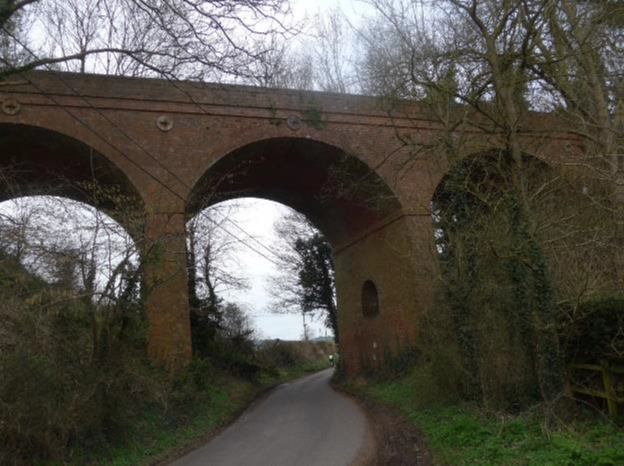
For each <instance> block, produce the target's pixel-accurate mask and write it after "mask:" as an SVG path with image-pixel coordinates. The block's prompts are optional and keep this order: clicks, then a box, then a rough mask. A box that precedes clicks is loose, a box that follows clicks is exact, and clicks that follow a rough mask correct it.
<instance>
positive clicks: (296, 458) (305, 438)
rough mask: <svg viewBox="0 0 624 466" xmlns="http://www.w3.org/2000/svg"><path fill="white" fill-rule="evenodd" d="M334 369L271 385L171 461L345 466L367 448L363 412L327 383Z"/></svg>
mask: <svg viewBox="0 0 624 466" xmlns="http://www.w3.org/2000/svg"><path fill="white" fill-rule="evenodd" d="M331 376H332V370H326V371H323V372H319V373H317V374H313V375H309V376H307V377H304V378H302V379H299V380H297V381H294V382H292V383H288V384H283V385H281V386H279V387H277V388H276V389H275V390H273V391H272V392H271V393H270V394H269V396H267V397H266V398H265V399H264V400H262V401H261V402H260V403H258V404H256V405H255V406H253V407H252V408H251V409H250V410H248V411H247V412H246V413H244V414H243V415H242V416H241V417H240V418H239V419H238V420H237V421H236V422H234V423H233V424H232V425H231V426H230V427H228V428H227V429H226V430H225V431H223V433H221V434H220V435H219V436H217V437H215V438H214V439H213V440H211V441H210V442H209V443H207V444H206V445H204V446H203V447H200V448H199V449H197V450H195V451H193V452H191V453H190V454H188V455H187V456H185V457H183V458H181V459H179V460H178V461H176V462H174V463H172V465H173V466H199V465H202V466H207V465H210V466H213V465H214V466H346V465H352V464H357V463H359V459H361V457H362V456H363V455H364V453H363V452H364V451H366V450H367V446H368V445H367V443H368V440H367V437H370V436H368V426H367V424H366V417H365V415H364V413H363V412H362V410H361V409H360V408H359V406H357V405H356V404H355V402H354V401H352V400H351V399H349V398H347V397H346V396H344V395H341V394H339V393H337V392H335V391H334V390H333V389H332V388H331V386H330V385H329V379H330V378H331Z"/></svg>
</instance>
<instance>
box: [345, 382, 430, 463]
mask: <svg viewBox="0 0 624 466" xmlns="http://www.w3.org/2000/svg"><path fill="white" fill-rule="evenodd" d="M336 388H338V389H340V387H336ZM349 396H352V397H354V398H355V399H356V400H357V402H358V403H359V404H360V406H362V408H364V410H365V411H366V414H367V416H368V420H369V424H370V427H371V430H372V432H371V434H372V436H373V437H374V439H373V440H374V444H375V449H374V450H375V451H374V452H372V454H371V455H367V456H369V457H368V459H367V460H365V461H362V462H360V463H358V464H356V465H354V466H416V465H417V466H429V465H433V459H432V456H431V453H430V452H429V450H427V447H426V445H425V442H424V440H423V436H422V434H421V433H420V432H419V431H418V429H416V427H414V426H413V425H412V424H410V423H409V422H408V421H407V420H405V418H403V416H402V415H401V414H400V413H399V412H398V411H397V410H396V409H395V408H392V407H389V406H386V405H384V404H382V403H379V402H376V401H373V400H370V399H368V398H364V397H362V396H358V395H354V394H353V393H349Z"/></svg>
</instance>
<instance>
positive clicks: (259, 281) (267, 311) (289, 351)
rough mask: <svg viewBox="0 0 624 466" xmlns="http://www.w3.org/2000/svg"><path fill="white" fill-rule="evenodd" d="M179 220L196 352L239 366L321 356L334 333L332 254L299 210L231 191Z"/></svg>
mask: <svg viewBox="0 0 624 466" xmlns="http://www.w3.org/2000/svg"><path fill="white" fill-rule="evenodd" d="M186 228H187V274H188V284H189V286H188V294H189V303H190V314H191V335H192V344H193V352H194V354H195V355H197V356H199V357H206V358H209V359H210V360H212V361H214V364H215V365H219V364H220V363H222V364H228V367H229V368H230V369H232V368H233V366H236V367H240V368H241V369H244V370H246V371H248V370H250V369H251V368H255V370H258V371H261V370H262V371H265V370H274V368H275V367H278V368H279V369H280V370H282V369H283V370H288V369H289V367H290V366H292V365H317V366H318V365H326V364H327V363H328V361H329V356H330V355H334V354H335V353H336V342H337V340H338V332H337V326H336V296H335V270H334V266H333V257H332V254H331V246H330V245H329V243H328V242H327V240H326V239H325V237H324V236H323V235H322V234H321V233H320V232H319V231H318V230H317V229H316V228H314V226H313V225H312V224H311V223H310V222H309V221H308V220H307V219H306V218H305V217H304V216H302V215H301V214H299V213H297V212H296V211H293V210H292V209H290V208H288V207H286V206H284V205H283V204H278V203H275V202H273V201H267V200H265V199H258V198H240V199H236V200H230V201H224V202H221V203H218V204H215V205H213V206H211V207H209V208H206V209H204V210H202V211H201V212H199V213H198V214H197V215H196V216H195V217H193V218H192V219H190V220H189V221H188V222H187V226H186ZM232 355H236V358H233V357H232ZM280 365H284V366H285V367H281V366H280ZM234 370H236V369H234Z"/></svg>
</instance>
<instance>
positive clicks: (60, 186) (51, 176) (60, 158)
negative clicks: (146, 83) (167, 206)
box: [0, 123, 144, 236]
mask: <svg viewBox="0 0 624 466" xmlns="http://www.w3.org/2000/svg"><path fill="white" fill-rule="evenodd" d="M0 153H1V154H2V159H1V160H0V173H1V174H2V178H0V201H4V200H8V199H11V198H15V197H24V196H36V195H53V196H59V197H67V198H69V199H72V200H75V201H79V202H82V203H85V204H89V205H91V206H93V207H96V208H98V209H100V210H102V211H104V212H105V213H106V214H108V215H110V216H111V217H112V218H114V219H115V220H116V221H118V222H119V223H120V224H121V225H122V226H123V227H124V228H126V229H127V230H128V232H129V233H130V234H131V235H133V236H136V235H137V234H140V229H141V228H142V225H130V224H128V221H127V220H125V219H124V218H122V217H121V216H120V215H119V211H120V209H121V208H122V207H124V208H132V209H134V210H135V211H136V215H137V217H139V216H140V215H141V214H142V212H143V210H144V202H143V198H142V196H141V194H140V193H139V191H138V190H137V189H136V188H135V186H134V184H133V183H132V181H131V180H130V178H129V177H128V175H127V174H126V173H125V172H124V171H123V170H122V169H120V168H119V167H118V166H117V165H116V164H115V163H114V162H113V161H111V159H110V158H109V157H107V156H105V155H103V154H102V153H101V152H99V151H97V150H95V149H94V148H93V147H92V146H90V145H88V144H86V143H84V142H83V141H81V140H79V139H76V138H75V137H72V136H68V135H66V134H64V133H60V132H58V131H54V130H50V129H46V128H42V127H39V126H32V125H23V124H14V123H0ZM122 204H123V205H122Z"/></svg>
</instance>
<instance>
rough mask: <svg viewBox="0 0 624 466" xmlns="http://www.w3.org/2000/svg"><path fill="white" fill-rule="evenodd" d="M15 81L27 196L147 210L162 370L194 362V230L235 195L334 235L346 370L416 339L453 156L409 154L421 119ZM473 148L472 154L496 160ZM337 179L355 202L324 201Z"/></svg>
mask: <svg viewBox="0 0 624 466" xmlns="http://www.w3.org/2000/svg"><path fill="white" fill-rule="evenodd" d="M12 79H13V80H14V81H16V84H15V85H10V86H3V87H2V88H0V109H1V110H2V111H1V112H0V136H2V137H0V167H1V166H4V165H6V164H7V163H17V164H18V165H19V166H20V167H26V168H25V170H24V171H23V173H24V175H23V177H22V178H21V179H20V183H22V184H23V187H22V188H23V189H25V191H22V192H26V193H28V194H51V193H52V194H54V193H56V194H59V193H57V192H50V191H49V189H50V188H48V187H47V186H48V185H49V183H47V181H48V180H49V179H50V178H51V176H52V175H59V176H62V177H63V178H64V179H66V180H69V181H71V182H73V183H74V184H75V183H77V182H80V181H88V180H90V179H92V178H93V177H94V176H95V178H97V180H98V182H99V183H103V184H110V185H114V186H117V187H119V188H120V189H121V190H122V192H123V193H124V194H127V195H129V196H134V197H136V198H137V200H138V201H139V202H141V203H142V205H143V206H144V208H145V213H146V219H145V225H144V232H145V237H146V238H147V240H148V241H149V240H158V241H159V244H160V245H161V246H162V258H161V260H160V261H159V262H158V264H157V265H150V264H148V265H147V266H146V267H147V276H148V280H150V282H151V283H154V284H155V286H154V289H153V290H152V291H151V292H150V293H149V294H148V297H147V302H146V311H147V315H148V319H149V354H150V356H151V357H152V358H154V359H156V360H159V361H163V362H166V363H177V362H179V361H180V360H184V359H185V358H189V357H190V353H191V346H190V324H189V316H188V297H187V276H186V267H185V265H186V264H185V247H186V246H185V245H186V243H185V222H186V220H187V219H188V218H190V216H192V215H193V214H194V213H195V212H197V210H198V209H199V208H200V206H202V205H206V203H207V204H210V203H214V202H219V201H221V200H224V199H229V198H234V197H241V196H249V197H261V198H266V199H270V200H274V201H277V202H281V203H283V204H286V205H288V206H290V207H293V208H294V209H296V210H299V211H300V212H302V213H304V214H306V215H307V216H308V217H309V218H310V219H311V220H312V221H313V222H314V223H315V224H316V225H317V226H318V227H319V228H320V229H321V230H322V231H323V232H324V233H325V235H326V236H327V237H328V238H329V240H330V242H331V244H332V247H333V251H334V255H335V263H336V274H337V296H338V308H339V328H340V331H341V347H342V352H343V358H344V362H345V365H346V368H347V370H348V371H349V372H350V373H353V372H357V371H358V370H360V369H361V368H362V367H363V365H368V366H375V365H376V364H377V363H379V362H380V361H381V360H382V358H383V357H384V354H387V352H388V351H390V352H394V351H396V350H397V349H398V348H400V347H401V346H403V345H405V344H409V342H410V341H412V340H413V339H414V337H415V335H416V331H417V329H418V328H419V324H420V322H419V317H420V315H421V314H422V310H423V309H425V308H426V307H427V306H431V305H432V299H433V294H434V290H435V285H436V276H437V274H436V258H435V256H436V255H435V253H434V247H433V230H432V225H431V213H430V205H431V200H432V197H433V195H434V192H435V189H436V186H437V185H438V183H439V181H440V180H441V178H442V177H443V176H444V173H445V171H446V170H447V161H446V160H445V159H444V156H442V155H436V154H435V153H428V154H426V155H424V156H418V157H413V153H412V152H411V151H410V150H407V149H405V148H404V144H402V143H401V140H402V139H405V138H409V139H411V140H412V141H416V142H417V145H418V144H424V143H426V142H427V141H428V140H430V139H431V138H432V137H434V136H435V133H436V131H437V130H436V123H435V122H434V121H433V120H432V119H430V118H427V116H426V115H425V114H423V113H421V112H420V111H418V109H411V110H410V112H408V113H405V114H400V113H394V114H390V113H389V112H388V111H384V110H382V109H381V108H380V106H379V102H378V101H377V100H376V99H373V98H368V97H361V96H348V95H337V94H328V93H312V92H297V91H284V90H271V89H261V88H254V87H245V86H229V85H198V84H193V83H176V84H174V83H170V82H167V81H165V80H157V79H136V78H121V77H104V76H96V75H77V74H70V73H54V74H51V73H44V72H33V73H30V74H28V75H25V76H23V77H14V78H12ZM473 139H474V143H473V145H474V152H475V153H477V152H479V149H480V148H484V147H486V146H487V147H491V144H492V141H489V140H488V141H485V140H484V137H482V136H479V135H476V136H475V137H474V138H473ZM562 145H569V141H567V139H566V137H565V136H563V135H560V136H553V135H552V133H551V135H550V136H549V139H548V140H545V141H537V140H536V141H535V148H536V149H535V151H536V155H537V156H538V157H544V158H549V159H556V158H558V157H559V155H557V154H561V153H562V150H561V148H562ZM408 162H409V163H408ZM336 167H339V168H336ZM332 176H333V177H334V178H335V179H337V180H338V181H339V182H343V184H345V185H347V187H348V188H351V189H348V190H347V191H346V193H347V194H344V193H343V194H340V193H336V192H331V191H328V190H327V189H326V188H327V186H328V182H327V181H328V177H332ZM362 180H365V182H362ZM339 184H340V183H339ZM0 188H1V189H2V192H1V193H0V195H2V196H3V198H4V199H7V198H8V197H10V196H11V191H10V190H7V189H6V186H4V187H2V186H0ZM60 194H62V195H67V196H70V197H74V198H78V199H80V197H81V195H80V193H79V192H78V191H71V189H69V190H68V191H67V192H63V193H60ZM371 199H373V201H371ZM83 200H84V199H83ZM87 202H88V201H87ZM99 207H102V208H106V206H99ZM363 298H364V299H363ZM375 300H377V303H376V302H375ZM375 304H378V310H379V312H378V313H375V312H374V311H375V309H374V307H375Z"/></svg>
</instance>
